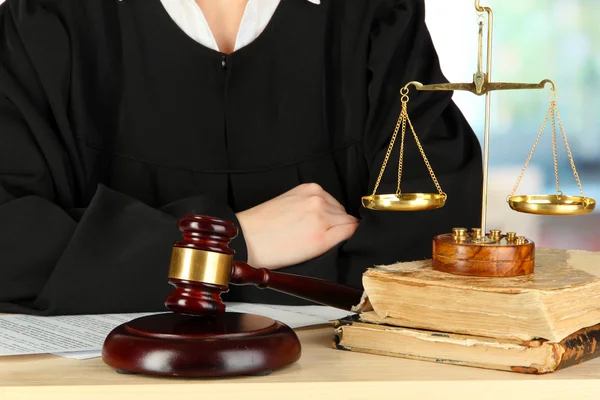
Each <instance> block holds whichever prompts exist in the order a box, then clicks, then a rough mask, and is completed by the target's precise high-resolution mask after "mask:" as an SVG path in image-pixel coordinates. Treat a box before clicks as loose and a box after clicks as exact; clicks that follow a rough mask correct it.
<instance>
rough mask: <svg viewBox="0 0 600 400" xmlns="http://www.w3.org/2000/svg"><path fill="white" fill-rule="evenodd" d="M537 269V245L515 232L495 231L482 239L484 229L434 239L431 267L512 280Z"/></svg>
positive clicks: (455, 229) (457, 273)
mask: <svg viewBox="0 0 600 400" xmlns="http://www.w3.org/2000/svg"><path fill="white" fill-rule="evenodd" d="M534 266H535V244H534V243H533V242H532V241H531V240H529V239H527V238H525V237H522V236H517V235H516V233H514V232H508V233H507V234H506V235H503V234H502V232H500V231H499V230H492V231H491V232H490V234H489V235H485V236H483V235H482V234H481V229H473V230H472V231H471V232H467V229H465V228H454V229H453V233H451V234H445V235H439V236H436V237H435V238H434V239H433V251H432V267H433V269H434V270H436V271H440V272H447V273H451V274H456V275H467V276H486V277H512V276H521V275H529V274H532V273H533V270H534Z"/></svg>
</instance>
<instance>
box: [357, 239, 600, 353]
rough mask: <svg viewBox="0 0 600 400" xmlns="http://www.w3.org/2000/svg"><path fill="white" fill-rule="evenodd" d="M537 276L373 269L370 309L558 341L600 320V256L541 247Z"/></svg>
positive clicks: (484, 332) (422, 264) (417, 324)
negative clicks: (510, 276) (484, 275)
mask: <svg viewBox="0 0 600 400" xmlns="http://www.w3.org/2000/svg"><path fill="white" fill-rule="evenodd" d="M536 253H537V254H536V269H535V272H534V273H533V274H532V275H529V276H522V277H515V278H482V277H470V276H460V275H452V274H448V273H443V272H438V271H435V270H433V269H432V268H431V260H425V261H418V262H408V263H399V264H394V265H388V266H380V267H376V268H372V269H369V270H368V271H367V272H365V274H364V276H363V285H364V288H365V294H366V296H367V299H365V301H363V308H362V309H360V310H359V311H368V310H370V309H369V308H366V307H367V306H370V307H372V310H374V311H375V313H376V314H377V318H378V322H380V323H385V324H387V325H394V326H402V327H408V328H417V329H427V330H433V331H438V332H451V333H462V334H467V335H473V336H484V337H493V338H498V339H506V340H516V341H520V342H523V341H530V340H536V339H545V340H548V341H550V342H553V343H558V342H560V341H561V340H563V339H564V338H565V337H567V336H569V335H571V334H573V333H574V332H577V331H579V330H581V329H583V328H585V327H589V326H593V325H596V324H598V323H600V253H593V252H585V251H574V250H550V249H537V251H536Z"/></svg>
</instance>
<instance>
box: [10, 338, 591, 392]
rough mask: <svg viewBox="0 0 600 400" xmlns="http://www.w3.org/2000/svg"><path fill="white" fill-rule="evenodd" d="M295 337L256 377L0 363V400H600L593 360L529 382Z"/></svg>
mask: <svg viewBox="0 0 600 400" xmlns="http://www.w3.org/2000/svg"><path fill="white" fill-rule="evenodd" d="M297 332H298V336H299V337H300V339H301V341H302V346H303V353H302V358H301V359H300V361H298V362H297V363H296V364H294V365H292V366H290V367H287V368H284V369H281V370H278V371H275V372H274V373H273V374H272V375H269V376H263V377H237V378H227V379H210V380H209V379H196V380H193V379H179V378H151V377H146V376H136V375H120V374H117V373H116V372H114V370H112V369H111V368H110V367H108V366H107V365H105V364H104V363H103V362H102V360H101V359H100V358H96V359H91V360H83V361H81V360H69V359H64V358H59V357H55V356H51V355H41V356H18V357H0V399H2V400H9V399H38V398H39V399H44V400H46V399H55V398H60V399H62V400H67V399H78V400H79V399H85V400H88V399H100V398H102V399H107V398H110V399H112V400H118V399H125V398H126V399H128V400H129V399H144V400H150V399H166V398H170V399H173V398H176V399H178V400H179V399H218V398H221V399H230V398H236V399H243V400H246V399H254V398H257V399H263V400H264V399H278V400H279V399H290V398H303V399H304V400H313V399H320V398H323V399H325V398H327V399H329V400H332V399H344V400H346V399H373V398H377V397H382V396H386V398H387V397H390V396H391V398H393V399H397V398H402V399H413V398H414V399H428V398H436V399H441V398H443V399H454V398H460V399H463V400H464V399H478V400H479V399H492V400H493V399H502V400H507V399H509V398H510V399H528V400H536V399H544V400H548V399H560V400H564V399H578V400H579V399H595V400H598V399H600V359H596V360H593V361H590V362H588V363H584V364H581V365H579V366H575V367H571V368H568V369H565V370H562V371H558V372H555V373H553V374H549V375H544V376H532V375H521V374H515V373H508V372H498V371H491V370H483V369H475V368H467V367H459V366H450V365H442V364H435V363H430V362H423V361H411V360H405V359H400V358H391V357H384V356H375V355H368V354H359V353H350V352H346V351H340V350H334V349H332V347H331V340H332V337H333V329H332V328H331V327H329V326H327V327H325V326H321V327H316V328H310V329H300V330H297ZM234 396H235V397H234ZM376 396H377V397H376Z"/></svg>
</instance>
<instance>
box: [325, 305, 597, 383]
mask: <svg viewBox="0 0 600 400" xmlns="http://www.w3.org/2000/svg"><path fill="white" fill-rule="evenodd" d="M370 319H371V320H374V321H376V320H377V319H378V317H377V315H376V314H375V313H373V312H368V313H365V314H363V315H354V316H350V317H347V318H344V319H341V320H339V321H337V322H336V323H335V337H334V341H333V347H334V348H336V349H339V350H349V351H355V352H360V353H369V354H377V355H385V356H392V357H400V358H408V359H414V360H422V361H431V362H436V363H443V364H452V365H462V366H470V367H478V368H487V369H495V370H501V371H510V372H518V373H526V374H547V373H551V372H554V371H557V370H560V369H563V368H566V367H570V366H572V365H576V364H579V363H582V362H584V361H588V360H591V359H593V358H596V357H598V356H600V346H599V342H600V324H598V325H594V326H591V327H587V328H584V329H581V330H579V331H577V332H575V333H573V334H571V335H569V336H567V337H565V338H564V339H563V340H561V341H559V342H550V341H547V340H543V339H538V340H526V341H522V340H518V339H515V340H500V339H494V338H490V337H483V336H472V335H464V334H453V333H447V332H439V331H431V330H420V329H414V328H404V327H397V326H390V325H385V324H378V323H374V322H365V321H369V320H370Z"/></svg>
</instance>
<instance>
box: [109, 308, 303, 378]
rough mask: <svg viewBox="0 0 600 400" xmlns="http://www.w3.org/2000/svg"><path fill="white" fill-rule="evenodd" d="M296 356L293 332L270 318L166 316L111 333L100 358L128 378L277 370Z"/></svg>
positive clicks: (137, 321)
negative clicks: (125, 374)
mask: <svg viewBox="0 0 600 400" xmlns="http://www.w3.org/2000/svg"><path fill="white" fill-rule="evenodd" d="M300 351H301V346H300V341H299V340H298V337H297V336H296V334H295V333H294V331H293V330H292V329H290V328H289V327H288V326H286V325H284V324H282V323H280V322H276V321H273V320H272V319H270V318H266V317H262V316H257V315H249V314H238V313H226V314H221V315H217V316H212V315H207V316H186V315H180V314H173V313H168V314H161V315H154V316H148V317H143V318H138V319H135V320H133V321H131V322H128V323H126V324H123V325H121V326H119V327H117V328H115V329H114V330H113V331H112V332H111V333H110V334H109V335H108V337H107V338H106V341H105V344H104V348H103V351H102V358H103V360H104V362H106V363H107V364H108V365H110V366H112V367H113V368H116V369H118V370H122V371H128V372H133V373H140V374H147V375H162V376H180V377H219V376H233V375H248V374H255V373H261V372H265V371H272V370H275V369H279V368H282V367H285V366H286V365H289V364H291V363H293V362H295V361H297V360H298V359H299V358H300Z"/></svg>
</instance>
